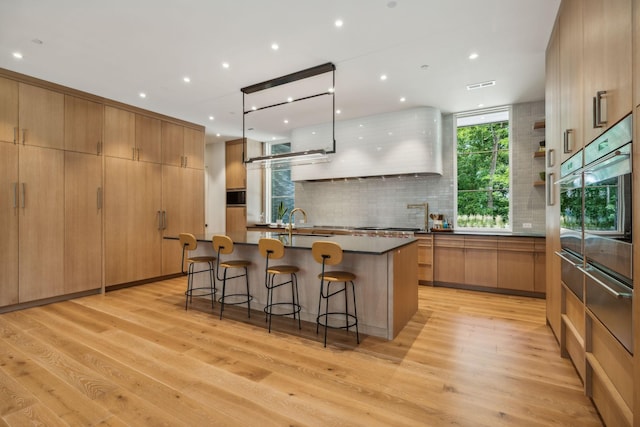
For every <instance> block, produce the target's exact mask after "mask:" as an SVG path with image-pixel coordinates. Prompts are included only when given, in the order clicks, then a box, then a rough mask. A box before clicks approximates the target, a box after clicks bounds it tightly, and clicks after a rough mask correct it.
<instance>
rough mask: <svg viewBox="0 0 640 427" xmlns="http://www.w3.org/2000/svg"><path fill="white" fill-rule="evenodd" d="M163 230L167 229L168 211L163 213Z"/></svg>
mask: <svg viewBox="0 0 640 427" xmlns="http://www.w3.org/2000/svg"><path fill="white" fill-rule="evenodd" d="M162 229H163V230H166V229H167V211H162Z"/></svg>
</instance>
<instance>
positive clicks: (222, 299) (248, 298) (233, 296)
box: [218, 294, 253, 305]
mask: <svg viewBox="0 0 640 427" xmlns="http://www.w3.org/2000/svg"><path fill="white" fill-rule="evenodd" d="M239 297H242V298H243V299H242V300H241V301H233V300H234V299H236V298H239ZM229 298H230V299H231V300H232V302H228V299H229ZM249 301H253V295H247V294H226V295H225V296H222V297H220V298H218V302H223V303H225V304H226V305H237V304H246V303H248V302H249Z"/></svg>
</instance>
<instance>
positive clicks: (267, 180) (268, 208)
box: [264, 140, 295, 224]
mask: <svg viewBox="0 0 640 427" xmlns="http://www.w3.org/2000/svg"><path fill="white" fill-rule="evenodd" d="M284 144H289V151H291V142H290V141H282V140H280V141H274V142H265V153H266V155H271V154H273V152H272V148H273V146H275V145H284ZM285 169H288V170H291V166H290V165H288V166H280V167H277V168H266V169H265V174H264V219H265V220H264V222H265V223H268V224H273V223H274V222H275V219H274V220H272V218H273V216H274V212H273V209H272V204H273V200H272V199H273V192H272V190H271V188H272V183H273V179H272V173H273V171H274V170H285ZM291 183H292V184H294V182H293V181H291ZM293 200H294V202H295V185H294V187H293Z"/></svg>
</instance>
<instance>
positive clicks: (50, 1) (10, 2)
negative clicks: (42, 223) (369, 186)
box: [0, 0, 560, 140]
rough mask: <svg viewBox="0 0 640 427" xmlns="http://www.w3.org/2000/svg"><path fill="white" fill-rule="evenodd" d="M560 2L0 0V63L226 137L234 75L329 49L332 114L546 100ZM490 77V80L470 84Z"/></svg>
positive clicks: (324, 58) (236, 93) (322, 57)
mask: <svg viewBox="0 0 640 427" xmlns="http://www.w3.org/2000/svg"><path fill="white" fill-rule="evenodd" d="M559 3H560V0H397V1H389V0H0V67H2V68H6V69H9V70H13V71H16V72H19V73H24V74H27V75H31V76H34V77H38V78H41V79H45V80H48V81H52V82H55V83H58V84H62V85H65V86H69V87H72V88H75V89H79V90H82V91H86V92H89V93H93V94H96V95H99V96H103V97H106V98H110V99H113V100H117V101H120V102H124V103H127V104H132V105H135V106H138V107H141V108H144V109H147V110H151V111H156V112H159V113H162V114H166V115H169V116H173V117H177V118H180V119H183V120H187V121H191V122H195V123H198V124H202V125H204V126H206V128H207V134H209V135H215V134H216V133H220V134H221V137H220V138H219V139H220V140H225V139H230V138H235V137H239V136H242V94H241V92H240V88H242V87H245V86H249V85H251V84H254V83H259V82H262V81H265V80H269V79H272V78H275V77H280V76H282V75H285V74H289V73H292V72H295V71H299V70H302V69H305V68H309V67H313V66H316V65H320V64H323V63H326V62H332V63H334V64H335V65H336V68H337V70H336V95H335V99H336V107H337V108H339V109H340V110H341V112H342V113H341V114H340V115H339V116H337V119H338V120H340V119H347V118H354V117H361V116H367V115H372V114H376V113H381V112H387V111H395V110H400V109H405V108H412V107H416V106H424V105H427V106H435V107H438V108H440V109H441V110H442V112H443V113H451V112H459V111H467V110H473V109H477V108H478V106H479V104H483V105H484V106H485V107H492V106H499V105H507V104H512V103H519V102H528V101H536V100H542V99H543V98H544V52H545V48H546V45H547V41H548V39H549V35H550V33H551V28H552V26H553V21H554V18H555V15H556V12H557V10H558V6H559ZM394 5H395V6H394ZM391 6H394V7H391ZM336 19H342V20H343V22H344V25H343V26H342V27H341V28H336V27H335V26H334V22H335V20H336ZM34 40H36V41H37V40H40V41H42V43H37V42H36V41H34ZM273 42H277V43H278V44H279V46H280V48H279V49H278V50H277V51H274V50H272V49H271V44H272V43H273ZM14 52H20V53H22V55H23V58H22V59H20V60H18V59H15V58H14V57H13V53H14ZM473 52H477V53H478V55H479V57H478V58H477V59H475V60H470V59H469V55H470V54H471V53H473ZM223 62H228V63H229V64H230V67H229V68H228V69H225V68H223V67H222V63H223ZM423 65H428V67H427V68H426V69H423V68H421V67H422V66H423ZM381 74H386V75H387V76H388V78H387V80H386V81H381V80H380V75H381ZM185 76H189V77H190V79H191V82H190V83H185V82H184V81H183V77H185ZM487 80H495V81H496V85H495V86H493V87H489V88H485V89H479V90H474V91H468V90H467V89H466V85H467V84H471V83H478V82H483V81H487ZM140 92H145V93H146V94H147V97H146V98H145V99H142V98H140V97H139V95H138V94H139V93H140ZM401 97H406V101H405V102H404V103H401V102H400V101H399V100H400V98H401ZM209 116H213V117H215V119H214V120H209ZM291 126H295V125H294V124H291ZM208 140H216V138H215V137H213V136H210V137H208Z"/></svg>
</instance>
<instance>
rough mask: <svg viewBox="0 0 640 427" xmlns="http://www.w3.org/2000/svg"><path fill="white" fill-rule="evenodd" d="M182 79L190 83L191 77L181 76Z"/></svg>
mask: <svg viewBox="0 0 640 427" xmlns="http://www.w3.org/2000/svg"><path fill="white" fill-rule="evenodd" d="M182 80H183V81H184V82H185V83H191V79H190V78H189V77H187V76H185V77H183V78H182Z"/></svg>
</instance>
